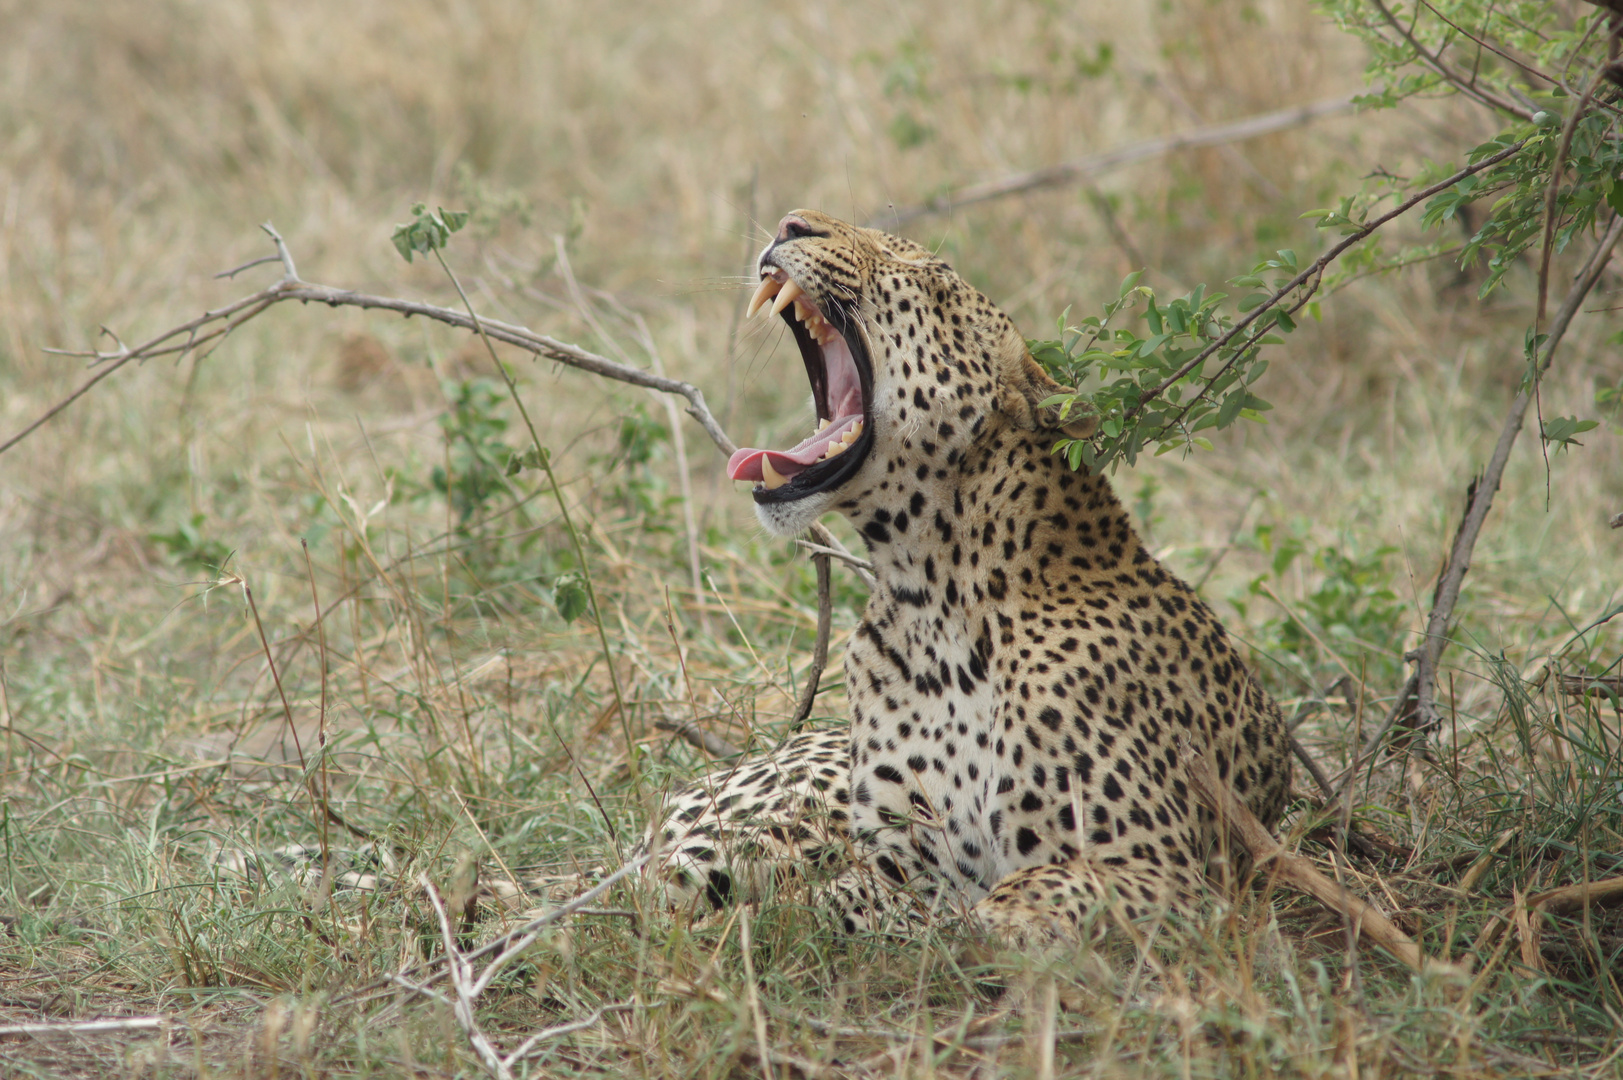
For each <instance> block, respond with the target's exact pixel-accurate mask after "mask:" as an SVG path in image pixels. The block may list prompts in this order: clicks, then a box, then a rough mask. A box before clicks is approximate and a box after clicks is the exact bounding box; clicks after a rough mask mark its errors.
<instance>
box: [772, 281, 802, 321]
mask: <svg viewBox="0 0 1623 1080" xmlns="http://www.w3.org/2000/svg"><path fill="white" fill-rule="evenodd" d="M805 291H806V290H805V289H802V288H801V287H800V286H799V285H796V284H795V283H794V280H793V279H791V280H789V281H785V282H784V283H783V288H782V289H779V290H778V298H777V299H776V300H774V301H772V314H774V315H776V314H778V313H779V312H781V311H783V309H784V308H786V307H788V306H789V305H790V304H792V303H794V302H795V297H797V296H800V295H801V294H802V293H804V292H805Z"/></svg>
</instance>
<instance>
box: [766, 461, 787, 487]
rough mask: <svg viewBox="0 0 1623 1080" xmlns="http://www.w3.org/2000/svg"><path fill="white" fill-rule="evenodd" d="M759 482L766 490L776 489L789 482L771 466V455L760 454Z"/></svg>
mask: <svg viewBox="0 0 1623 1080" xmlns="http://www.w3.org/2000/svg"><path fill="white" fill-rule="evenodd" d="M761 482H762V483H764V484H765V485H766V489H767V490H768V491H776V490H777V489H778V488H781V487H782V486H783V485H785V484H787V483H788V482H789V478H788V477H787V476H785V475H783V474H782V473H780V472H779V471H778V470H776V469H774V468H773V467H772V455H770V454H762V455H761Z"/></svg>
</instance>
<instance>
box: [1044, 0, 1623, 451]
mask: <svg viewBox="0 0 1623 1080" xmlns="http://www.w3.org/2000/svg"><path fill="white" fill-rule="evenodd" d="M1324 7H1325V9H1326V10H1327V11H1328V12H1329V13H1330V14H1331V15H1332V16H1333V17H1334V18H1336V19H1337V20H1338V21H1339V22H1340V23H1341V25H1342V26H1343V27H1344V28H1345V29H1347V30H1349V31H1350V32H1352V33H1353V34H1355V35H1356V36H1358V37H1360V38H1361V39H1362V40H1363V41H1364V42H1365V43H1366V44H1367V45H1368V46H1369V48H1370V56H1371V59H1370V63H1369V67H1368V74H1369V77H1370V78H1371V80H1372V82H1374V83H1375V84H1376V85H1375V88H1374V90H1373V91H1372V92H1371V93H1370V94H1368V95H1365V96H1363V97H1361V98H1360V99H1358V100H1359V103H1360V104H1362V105H1363V106H1365V107H1367V108H1390V107H1395V106H1397V105H1399V104H1400V103H1402V102H1403V101H1405V100H1407V99H1409V98H1413V97H1417V96H1435V95H1439V94H1464V95H1466V96H1468V97H1470V98H1472V99H1473V100H1475V101H1477V102H1478V103H1480V104H1483V105H1485V106H1487V107H1489V108H1491V109H1494V110H1495V111H1496V112H1497V113H1498V114H1499V115H1500V116H1502V117H1503V118H1505V120H1506V121H1507V124H1506V126H1505V127H1504V129H1503V130H1501V131H1500V132H1499V133H1498V134H1497V135H1496V136H1494V137H1493V138H1492V139H1489V140H1488V141H1486V142H1483V143H1481V144H1480V145H1478V146H1476V147H1474V148H1473V149H1472V150H1470V151H1469V153H1468V154H1466V155H1465V156H1466V160H1467V162H1468V163H1469V164H1470V165H1478V164H1481V163H1483V162H1484V161H1485V159H1488V158H1493V157H1495V156H1499V155H1503V160H1499V161H1497V162H1496V163H1494V164H1491V165H1489V166H1488V167H1486V168H1483V169H1481V171H1478V172H1476V173H1473V174H1472V175H1469V176H1466V177H1464V178H1463V179H1461V180H1460V181H1459V182H1457V183H1455V184H1452V185H1451V186H1449V187H1448V188H1446V189H1445V190H1442V191H1440V192H1438V193H1437V194H1435V195H1433V196H1431V197H1430V198H1429V200H1427V201H1426V203H1425V206H1424V210H1423V212H1422V215H1421V219H1420V225H1421V227H1422V228H1423V229H1427V230H1432V231H1437V230H1441V229H1443V228H1444V227H1445V226H1447V225H1449V224H1450V223H1454V222H1456V221H1470V222H1471V223H1472V226H1471V227H1472V231H1471V233H1470V235H1469V237H1468V238H1467V239H1466V241H1465V242H1464V243H1463V244H1460V245H1458V246H1457V247H1454V248H1447V247H1445V246H1444V245H1443V244H1442V243H1441V242H1437V243H1432V244H1427V245H1422V246H1419V247H1416V246H1413V245H1410V246H1408V247H1406V248H1404V249H1403V250H1401V251H1400V252H1399V253H1397V254H1396V255H1387V254H1385V253H1383V251H1382V248H1381V241H1382V239H1383V237H1381V236H1380V234H1379V233H1378V232H1377V231H1376V230H1377V229H1378V228H1379V227H1380V226H1381V225H1382V224H1384V223H1385V222H1383V221H1381V220H1378V219H1379V217H1380V216H1381V215H1384V214H1386V213H1387V211H1388V209H1389V207H1387V206H1386V205H1384V204H1388V203H1394V204H1401V203H1403V202H1405V201H1407V200H1412V199H1414V198H1415V197H1416V196H1417V195H1423V194H1424V192H1425V191H1426V189H1428V188H1431V187H1433V186H1435V185H1436V184H1437V183H1438V182H1439V181H1443V180H1446V179H1447V178H1448V177H1450V176H1452V175H1454V174H1455V173H1457V172H1459V171H1461V169H1460V165H1459V163H1458V162H1426V163H1425V164H1424V165H1423V167H1422V168H1420V169H1419V170H1417V171H1416V173H1415V174H1414V175H1413V176H1409V177H1400V176H1394V175H1392V174H1390V173H1387V172H1385V171H1384V170H1378V171H1377V172H1376V173H1375V174H1372V176H1371V178H1370V179H1369V180H1368V181H1367V182H1366V184H1365V186H1364V188H1363V190H1361V191H1359V192H1357V193H1354V194H1351V195H1347V196H1345V197H1343V198H1342V199H1340V200H1339V202H1338V203H1337V204H1336V205H1335V206H1333V207H1328V208H1324V209H1319V210H1313V211H1310V212H1308V213H1306V214H1304V215H1303V217H1305V218H1310V219H1313V220H1314V222H1315V224H1316V226H1317V227H1318V228H1319V229H1321V230H1332V231H1335V232H1337V233H1339V234H1340V235H1342V236H1343V237H1359V239H1358V241H1357V242H1356V243H1352V244H1351V245H1350V246H1348V247H1347V248H1346V250H1345V253H1344V255H1341V256H1340V257H1341V258H1342V261H1341V264H1340V267H1339V269H1338V270H1336V271H1335V272H1333V273H1332V274H1331V275H1330V276H1329V277H1328V284H1329V285H1330V286H1331V287H1332V288H1333V287H1335V286H1336V285H1338V284H1340V283H1342V282H1345V281H1347V280H1350V279H1351V278H1354V277H1360V276H1363V275H1365V274H1368V273H1379V272H1384V271H1387V270H1392V269H1398V268H1401V267H1403V266H1408V265H1411V264H1413V263H1415V262H1419V261H1423V260H1426V259H1430V258H1434V257H1437V256H1439V255H1443V254H1453V255H1455V256H1456V257H1457V259H1458V260H1459V262H1460V264H1461V265H1462V266H1474V265H1476V264H1478V263H1481V262H1484V261H1485V263H1486V269H1487V274H1486V277H1485V279H1484V280H1483V282H1482V285H1481V289H1480V292H1481V295H1482V296H1484V297H1485V296H1487V295H1488V294H1489V293H1491V292H1492V291H1493V290H1494V289H1496V288H1498V287H1500V286H1501V285H1503V284H1504V282H1505V280H1506V276H1507V274H1509V273H1510V271H1511V269H1512V268H1513V267H1514V266H1516V265H1518V264H1519V263H1521V262H1522V261H1523V260H1522V259H1521V257H1522V256H1523V255H1524V254H1525V253H1526V252H1528V251H1529V250H1530V249H1536V248H1539V247H1541V246H1542V245H1544V244H1545V243H1546V239H1545V237H1546V234H1548V241H1547V243H1548V245H1549V248H1550V251H1551V252H1552V253H1555V254H1559V253H1560V252H1562V251H1564V250H1566V249H1567V248H1568V247H1569V246H1570V245H1571V244H1572V242H1573V241H1574V240H1575V239H1576V238H1578V237H1580V236H1582V235H1585V234H1587V233H1589V232H1591V231H1592V230H1593V229H1594V228H1595V226H1596V224H1597V220H1598V218H1599V217H1600V216H1601V215H1602V214H1604V213H1606V212H1607V211H1611V212H1614V213H1623V125H1620V118H1623V109H1620V107H1619V103H1620V99H1623V90H1620V89H1619V87H1618V86H1614V85H1613V84H1612V83H1610V82H1607V81H1606V79H1607V78H1616V77H1618V76H1616V74H1615V73H1616V70H1617V65H1612V66H1610V67H1609V66H1607V65H1608V62H1609V61H1608V49H1609V48H1610V44H1609V42H1610V41H1613V40H1615V35H1614V34H1613V33H1612V32H1611V30H1610V29H1609V26H1608V24H1607V21H1606V12H1605V11H1603V10H1600V9H1597V10H1596V12H1595V13H1593V14H1590V13H1585V14H1583V15H1581V16H1579V17H1577V18H1575V19H1574V18H1571V17H1570V15H1563V14H1562V13H1561V12H1560V11H1558V10H1557V9H1556V8H1555V7H1554V6H1553V5H1549V4H1544V3H1536V2H1531V0H1529V2H1511V3H1501V2H1498V0H1436V2H1433V0H1421V2H1420V3H1418V4H1416V5H1414V6H1411V7H1405V6H1403V5H1401V4H1387V3H1384V2H1382V0H1329V2H1327V3H1325V4H1324ZM1467 28H1468V29H1467ZM1608 73H1611V74H1608ZM1558 170H1559V173H1560V175H1559V176H1557V175H1556V174H1557V171H1558ZM1483 204H1486V205H1485V210H1486V213H1485V214H1484V213H1483V212H1482V211H1483V209H1484V205H1483ZM1468 207H1469V208H1474V209H1473V210H1472V211H1471V212H1470V213H1469V216H1467V208H1468ZM1552 210H1553V214H1552ZM1343 243H1344V244H1345V243H1347V242H1346V241H1343ZM1337 254H1338V253H1337V252H1335V251H1332V255H1337ZM1329 258H1330V257H1326V258H1325V259H1321V260H1320V261H1318V262H1315V263H1314V264H1313V265H1312V266H1311V268H1310V270H1311V272H1310V273H1308V274H1306V275H1300V276H1301V277H1302V278H1303V280H1301V281H1299V282H1297V283H1296V284H1294V285H1292V284H1291V283H1292V282H1293V281H1295V280H1296V277H1297V276H1298V274H1297V272H1298V263H1297V256H1296V254H1295V252H1293V251H1289V250H1281V251H1278V252H1276V253H1275V257H1273V258H1270V259H1265V260H1263V261H1262V262H1260V263H1259V264H1258V265H1257V266H1256V267H1254V268H1253V270H1252V271H1251V273H1249V274H1245V275H1242V276H1240V277H1236V278H1233V279H1231V281H1230V284H1231V285H1234V286H1237V287H1238V288H1239V289H1241V290H1244V291H1243V292H1242V293H1241V294H1240V295H1239V298H1238V299H1237V300H1231V299H1230V297H1229V295H1228V294H1226V293H1222V292H1216V291H1210V290H1208V289H1207V287H1206V286H1205V285H1204V284H1203V285H1200V286H1197V287H1196V288H1195V289H1194V290H1193V291H1191V292H1190V293H1188V294H1187V295H1185V296H1182V297H1179V298H1176V299H1174V300H1172V301H1170V302H1166V303H1161V302H1159V301H1158V298H1157V297H1156V295H1155V293H1154V291H1153V290H1151V289H1150V288H1148V287H1147V286H1145V285H1142V284H1141V283H1140V282H1141V278H1142V273H1135V274H1131V275H1129V276H1128V278H1127V279H1126V280H1125V281H1124V282H1123V283H1122V286H1121V288H1120V290H1119V292H1118V294H1117V297H1116V299H1114V300H1112V301H1110V302H1109V303H1107V304H1105V305H1104V307H1103V309H1102V311H1100V312H1099V313H1098V314H1095V315H1089V316H1087V317H1085V318H1082V319H1080V320H1077V321H1076V322H1074V323H1072V322H1071V321H1070V309H1067V310H1066V312H1065V314H1064V315H1061V316H1060V318H1059V320H1058V322H1057V324H1056V325H1057V331H1058V333H1057V336H1056V337H1055V338H1053V339H1051V340H1034V341H1032V342H1030V347H1031V350H1032V355H1033V356H1035V357H1036V359H1037V360H1038V362H1039V363H1041V364H1042V365H1043V366H1044V367H1045V368H1047V369H1048V371H1049V372H1050V373H1051V374H1053V375H1054V376H1055V377H1056V378H1057V379H1059V380H1060V381H1061V382H1063V383H1065V384H1067V385H1068V386H1070V387H1073V388H1074V390H1073V391H1071V392H1067V393H1065V394H1061V395H1057V396H1055V397H1054V398H1052V399H1050V401H1049V404H1056V405H1059V406H1060V407H1061V409H1062V412H1063V413H1064V414H1067V415H1068V414H1069V413H1070V412H1071V411H1075V410H1090V409H1091V410H1093V411H1096V412H1097V413H1098V416H1099V420H1100V424H1099V431H1098V434H1097V435H1095V436H1094V437H1093V438H1091V439H1088V440H1076V439H1064V440H1060V441H1059V442H1058V443H1057V444H1056V445H1055V447H1054V450H1055V452H1056V453H1060V454H1063V455H1064V456H1065V458H1066V460H1067V461H1068V462H1069V463H1070V465H1071V467H1072V468H1082V467H1086V468H1088V469H1090V470H1098V469H1101V468H1105V467H1107V466H1110V465H1112V464H1114V463H1115V462H1117V461H1118V460H1122V461H1125V462H1126V463H1127V464H1129V465H1131V464H1133V463H1134V461H1135V460H1136V459H1137V456H1138V455H1139V454H1140V453H1142V452H1144V451H1146V450H1153V451H1154V452H1155V453H1157V454H1161V453H1166V452H1167V451H1169V450H1175V449H1177V450H1184V451H1186V452H1187V451H1190V450H1192V449H1194V448H1197V447H1198V448H1201V449H1209V448H1210V446H1211V443H1210V441H1209V439H1208V438H1207V437H1206V434H1205V433H1208V432H1211V431H1217V430H1222V429H1223V428H1226V427H1229V426H1230V425H1232V424H1234V423H1236V422H1237V421H1239V420H1242V419H1245V420H1252V421H1255V422H1262V420H1263V415H1262V414H1263V413H1265V412H1266V411H1267V410H1268V408H1269V407H1270V406H1269V405H1268V403H1267V402H1266V401H1265V400H1264V399H1263V398H1261V397H1260V396H1258V394H1257V392H1256V384H1257V381H1258V380H1259V379H1260V378H1261V377H1262V375H1263V373H1264V372H1265V371H1266V370H1267V366H1268V361H1266V360H1264V359H1262V358H1261V357H1260V355H1259V354H1260V350H1261V349H1262V347H1263V346H1265V345H1270V344H1279V343H1281V342H1282V340H1283V338H1282V337H1281V336H1280V335H1281V334H1287V333H1289V332H1291V331H1292V330H1293V329H1295V325H1296V323H1295V316H1296V314H1297V313H1298V312H1299V311H1300V310H1301V309H1302V308H1304V307H1306V308H1307V310H1308V313H1309V314H1310V315H1312V316H1314V317H1317V315H1318V306H1317V303H1316V302H1314V301H1313V300H1312V296H1313V294H1314V293H1315V292H1316V290H1317V289H1318V287H1319V285H1320V282H1321V276H1320V275H1321V274H1322V273H1323V271H1324V269H1325V266H1324V265H1323V264H1325V263H1327V262H1328V261H1329ZM1264 289H1269V290H1270V291H1268V292H1264V291H1262V290H1264ZM1128 312H1131V313H1132V314H1133V315H1134V316H1136V317H1137V318H1141V319H1142V327H1143V331H1144V332H1143V333H1140V332H1139V331H1138V330H1136V329H1134V328H1131V327H1125V326H1123V325H1121V324H1122V323H1125V322H1128V321H1130V320H1129V319H1127V318H1125V317H1124V315H1125V314H1126V313H1128ZM1248 313H1251V314H1249V315H1248ZM1247 319H1249V322H1247ZM1131 321H1133V323H1134V325H1135V326H1136V325H1138V323H1137V321H1136V318H1135V319H1133V320H1131ZM1242 325H1243V326H1244V331H1243V333H1234V332H1233V330H1234V328H1235V327H1236V326H1242ZM1542 341H1543V337H1542V336H1541V335H1539V334H1538V333H1536V332H1535V330H1534V329H1533V328H1529V331H1528V335H1527V349H1528V354H1529V356H1530V357H1535V356H1536V354H1537V352H1538V349H1539V347H1540V345H1541V343H1542ZM1529 370H1530V372H1531V371H1532V370H1533V369H1532V366H1531V365H1530V369H1529ZM1530 377H1532V376H1530ZM1592 426H1594V425H1593V424H1592V423H1591V422H1589V421H1582V420H1578V419H1576V418H1571V425H1568V424H1567V423H1566V422H1565V420H1562V419H1557V420H1554V421H1551V422H1550V424H1548V425H1546V438H1548V439H1549V440H1550V441H1552V442H1555V443H1557V444H1558V445H1560V446H1563V447H1567V446H1571V445H1575V443H1574V440H1573V439H1572V436H1573V435H1575V434H1578V433H1580V432H1582V431H1585V430H1588V429H1589V427H1592Z"/></svg>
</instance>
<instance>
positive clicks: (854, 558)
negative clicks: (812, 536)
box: [795, 540, 873, 583]
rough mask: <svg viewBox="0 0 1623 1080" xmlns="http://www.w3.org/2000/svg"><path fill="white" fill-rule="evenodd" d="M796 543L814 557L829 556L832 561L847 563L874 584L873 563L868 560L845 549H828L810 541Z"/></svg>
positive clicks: (797, 541)
mask: <svg viewBox="0 0 1623 1080" xmlns="http://www.w3.org/2000/svg"><path fill="white" fill-rule="evenodd" d="M795 543H797V544H799V545H800V546H801V547H802V548H804V549H805V550H807V551H809V552H811V553H812V554H813V555H827V556H828V557H829V558H831V559H838V560H840V561H841V562H842V563H845V564H846V565H847V566H849V567H851V568H852V569H853V570H856V571H857V572H858V573H860V574H862V575H863V576H864V577H866V578H868V580H869V582H870V583H871V582H872V579H873V563H871V562H869V561H868V560H867V559H864V558H862V557H861V556H858V555H853V554H851V553H850V552H849V551H847V550H845V548H843V547H840V548H832V547H826V546H824V545H822V544H814V543H812V542H811V541H810V540H796V541H795Z"/></svg>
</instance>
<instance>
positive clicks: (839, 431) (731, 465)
mask: <svg viewBox="0 0 1623 1080" xmlns="http://www.w3.org/2000/svg"><path fill="white" fill-rule="evenodd" d="M858 400H859V402H860V398H859V399H858ZM861 421H862V413H861V412H855V413H851V414H849V415H846V416H842V417H840V418H839V419H837V420H835V421H834V422H833V423H831V424H829V425H828V427H826V428H824V429H823V430H822V431H819V432H818V433H817V434H815V435H813V436H812V437H811V438H809V439H806V440H804V441H803V442H800V443H798V444H796V445H795V446H792V447H790V448H789V449H788V450H756V449H753V448H750V447H742V448H740V449H738V450H735V451H733V456H732V457H730V458H728V459H727V475H728V476H729V477H730V478H732V479H734V480H751V481H755V482H757V483H759V482H761V481H764V480H765V479H766V477H765V475H764V474H763V472H762V469H761V462H762V461H763V460H765V459H768V458H770V460H771V462H772V468H773V470H774V471H776V472H777V474H778V475H779V476H781V477H783V478H784V479H786V480H787V479H788V478H789V477H792V476H794V475H795V474H796V473H799V472H805V471H806V470H807V469H809V468H811V467H812V466H813V465H815V464H817V463H818V462H819V461H821V460H822V459H823V457H824V456H825V455H827V454H828V452H829V449H830V448H831V447H832V446H833V445H835V444H836V443H839V444H840V445H841V446H842V449H841V450H836V451H835V454H836V455H838V454H840V453H843V452H844V450H843V447H845V446H849V445H850V442H851V441H853V440H848V439H847V438H846V436H847V435H849V434H851V433H853V432H856V431H857V425H859V424H860V423H861Z"/></svg>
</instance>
